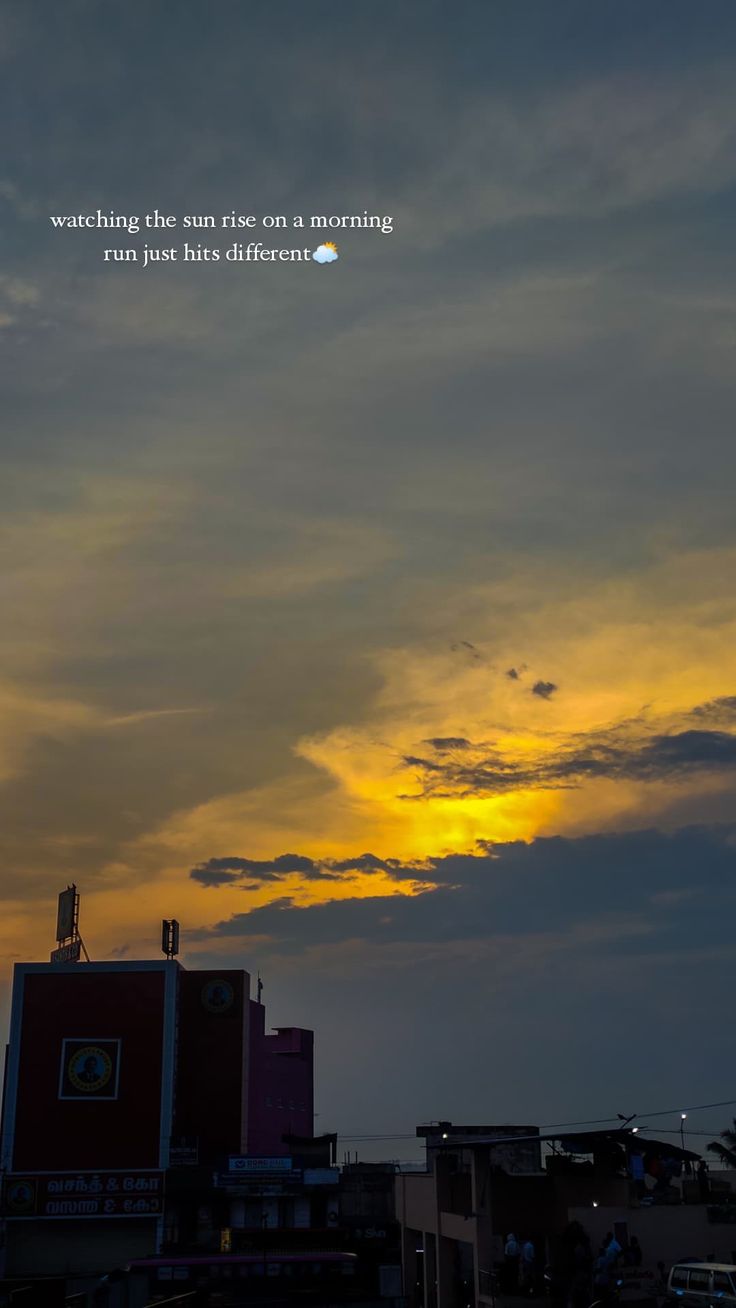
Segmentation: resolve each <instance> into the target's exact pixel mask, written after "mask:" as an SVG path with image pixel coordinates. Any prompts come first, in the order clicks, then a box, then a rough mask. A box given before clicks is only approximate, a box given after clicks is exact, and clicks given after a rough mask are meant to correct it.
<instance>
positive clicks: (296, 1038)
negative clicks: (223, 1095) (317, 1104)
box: [248, 1000, 314, 1157]
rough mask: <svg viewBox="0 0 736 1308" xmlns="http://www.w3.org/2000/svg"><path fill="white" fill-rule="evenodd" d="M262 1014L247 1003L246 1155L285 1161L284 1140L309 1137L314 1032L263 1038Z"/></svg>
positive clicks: (294, 1030) (282, 1030)
mask: <svg viewBox="0 0 736 1308" xmlns="http://www.w3.org/2000/svg"><path fill="white" fill-rule="evenodd" d="M265 1024H266V1010H265V1008H264V1007H263V1005H262V1004H259V1003H257V1002H256V1001H255V1000H251V1001H250V1035H249V1055H250V1056H249V1059H248V1067H249V1075H248V1153H249V1154H251V1155H255V1156H261V1157H285V1156H287V1155H288V1153H289V1146H288V1145H287V1144H285V1143H284V1140H283V1136H284V1135H300V1136H310V1137H311V1136H312V1135H313V1133H314V1033H313V1032H312V1031H305V1030H303V1029H302V1028H301V1027H294V1026H287V1027H278V1028H277V1029H276V1030H275V1031H274V1032H273V1033H271V1034H266V1029H265Z"/></svg>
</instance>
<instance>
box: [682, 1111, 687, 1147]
mask: <svg viewBox="0 0 736 1308" xmlns="http://www.w3.org/2000/svg"><path fill="white" fill-rule="evenodd" d="M686 1118H687V1113H680V1143H681V1144H682V1147H683V1149H684V1148H685V1120H686Z"/></svg>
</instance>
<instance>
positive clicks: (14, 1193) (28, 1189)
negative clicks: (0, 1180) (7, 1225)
mask: <svg viewBox="0 0 736 1308" xmlns="http://www.w3.org/2000/svg"><path fill="white" fill-rule="evenodd" d="M5 1202H6V1204H7V1207H8V1208H9V1209H10V1211H11V1212H13V1213H30V1212H32V1211H33V1208H34V1205H35V1202H36V1190H35V1187H34V1186H33V1185H32V1184H31V1182H30V1181H12V1182H11V1183H10V1184H9V1185H8V1187H7V1189H6V1191H5Z"/></svg>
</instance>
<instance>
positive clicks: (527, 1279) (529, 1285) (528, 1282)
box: [520, 1239, 537, 1295]
mask: <svg viewBox="0 0 736 1308" xmlns="http://www.w3.org/2000/svg"><path fill="white" fill-rule="evenodd" d="M536 1260H537V1254H536V1250H535V1248H534V1245H533V1243H532V1241H531V1240H529V1239H526V1240H525V1241H524V1243H523V1245H522V1246H521V1266H520V1271H521V1288H522V1291H523V1292H524V1294H527V1295H531V1294H533V1293H534V1269H535V1264H536Z"/></svg>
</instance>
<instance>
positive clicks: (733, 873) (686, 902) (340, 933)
mask: <svg viewBox="0 0 736 1308" xmlns="http://www.w3.org/2000/svg"><path fill="white" fill-rule="evenodd" d="M359 861H360V860H347V861H346V862H348V863H350V865H351V866H355V865H356V863H357V862H359ZM387 863H388V866H393V865H394V864H395V861H394V860H387ZM423 880H424V882H425V888H424V889H422V890H420V891H419V892H418V893H416V894H413V895H381V896H375V897H369V898H351V899H340V900H334V901H331V902H328V903H322V904H315V905H310V906H307V907H299V906H298V905H297V904H296V903H295V902H294V900H293V899H290V898H280V899H278V900H276V901H275V902H273V903H271V904H268V905H264V906H262V907H259V908H256V909H253V910H252V911H251V912H246V913H238V914H236V915H235V916H233V917H231V918H229V919H227V920H226V921H222V922H220V923H218V924H217V925H216V926H215V927H213V928H212V929H211V930H202V931H200V932H198V933H195V934H196V936H197V938H199V939H209V938H213V937H233V936H235V937H243V938H246V939H247V938H249V937H254V938H255V937H257V938H259V939H262V938H263V937H267V938H270V939H271V940H272V942H273V944H274V946H277V947H278V948H279V949H283V950H285V951H286V952H293V951H299V950H301V949H306V948H308V947H310V946H311V945H330V944H333V945H337V944H339V943H340V942H344V941H346V940H351V939H361V940H366V941H374V942H375V941H393V942H395V943H398V942H414V943H417V942H425V943H428V942H431V943H434V944H438V943H439V944H441V943H445V944H447V943H449V942H451V941H463V940H471V939H473V940H477V939H484V940H502V939H506V938H511V937H513V938H514V939H515V940H517V941H518V942H522V941H523V940H524V938H532V937H534V938H537V937H539V938H549V939H550V941H551V942H552V938H554V941H555V942H557V941H559V940H560V939H564V938H566V937H570V938H571V939H573V938H574V939H575V941H576V948H577V949H579V950H581V951H583V952H585V951H588V950H595V949H597V948H598V947H599V944H600V940H601V938H603V939H605V941H606V949H607V950H608V951H609V952H611V951H613V952H615V953H616V954H617V955H621V954H627V953H630V952H636V951H638V950H640V949H641V948H643V947H644V946H643V945H642V941H643V940H644V939H645V938H646V941H647V943H646V948H647V949H651V950H663V949H677V948H686V947H687V944H688V941H691V940H692V939H693V938H694V937H693V932H694V933H695V938H699V934H700V932H701V931H702V932H704V933H705V935H704V937H703V938H706V937H707V938H709V939H711V940H712V941H713V944H714V945H715V944H717V943H721V944H727V945H729V946H730V947H731V948H733V950H734V952H735V953H736V940H734V939H733V932H732V930H731V925H730V914H731V913H732V911H733V909H734V908H735V907H736V826H733V825H730V826H719V827H689V828H684V829H683V830H680V831H677V832H675V833H673V834H671V835H668V834H665V833H663V832H660V831H656V830H649V831H637V832H631V833H626V834H621V835H616V834H611V835H594V836H585V837H580V838H577V839H567V838H564V837H550V838H543V839H538V840H534V841H532V842H531V843H530V844H525V843H524V842H522V841H514V842H509V843H506V844H494V845H493V847H492V852H487V850H483V852H482V853H479V854H475V855H471V854H450V855H447V856H444V857H441V858H434V859H430V860H428V861H427V864H426V866H425V870H424V873H423ZM726 912H727V913H728V914H729V920H728V921H726V920H722V919H721V915H722V914H723V913H726ZM586 932H587V936H586ZM550 947H551V948H552V947H554V948H556V947H557V944H553V943H550Z"/></svg>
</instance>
